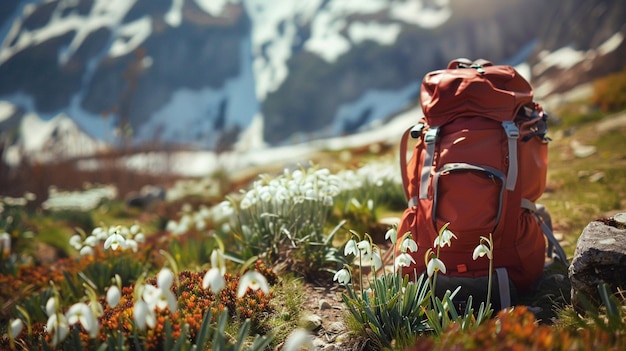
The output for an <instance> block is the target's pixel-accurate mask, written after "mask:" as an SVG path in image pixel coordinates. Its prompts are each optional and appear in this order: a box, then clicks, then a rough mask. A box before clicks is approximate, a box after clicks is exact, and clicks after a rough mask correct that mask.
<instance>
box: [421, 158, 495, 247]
mask: <svg viewBox="0 0 626 351" xmlns="http://www.w3.org/2000/svg"><path fill="white" fill-rule="evenodd" d="M505 183H506V182H505V176H504V174H503V173H502V172H500V171H499V170H497V169H494V168H491V167H487V166H481V165H474V164H469V163H448V164H445V165H443V167H441V169H440V170H439V171H438V172H436V173H435V175H434V177H433V207H432V211H433V213H432V218H433V221H434V223H433V224H434V226H435V228H441V227H442V226H443V225H444V224H446V223H450V225H449V228H450V230H451V231H452V232H454V233H455V234H457V236H458V240H459V244H461V245H463V246H465V244H467V245H470V246H472V245H473V246H476V245H478V241H477V239H478V238H479V236H481V235H482V236H489V233H493V232H494V231H495V228H496V227H497V226H498V223H499V222H500V216H501V214H502V202H503V196H504V190H505ZM459 234H461V235H459ZM466 240H467V241H468V242H467V243H464V241H466ZM473 246H472V247H473Z"/></svg>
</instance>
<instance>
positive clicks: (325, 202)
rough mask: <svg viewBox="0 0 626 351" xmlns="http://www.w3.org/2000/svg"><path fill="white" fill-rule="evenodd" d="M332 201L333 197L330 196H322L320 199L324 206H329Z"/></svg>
mask: <svg viewBox="0 0 626 351" xmlns="http://www.w3.org/2000/svg"><path fill="white" fill-rule="evenodd" d="M333 203H334V199H333V197H332V196H324V200H323V201H322V204H323V205H324V206H328V207H331V206H332V205H333Z"/></svg>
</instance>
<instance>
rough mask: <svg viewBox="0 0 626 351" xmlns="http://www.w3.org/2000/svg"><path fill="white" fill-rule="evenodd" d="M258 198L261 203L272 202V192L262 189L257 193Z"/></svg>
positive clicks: (265, 188)
mask: <svg viewBox="0 0 626 351" xmlns="http://www.w3.org/2000/svg"><path fill="white" fill-rule="evenodd" d="M259 197H260V199H261V201H263V202H270V201H272V198H273V196H272V191H271V190H270V189H269V188H267V187H264V188H263V189H262V190H261V191H260V192H259Z"/></svg>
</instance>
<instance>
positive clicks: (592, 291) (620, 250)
mask: <svg viewBox="0 0 626 351" xmlns="http://www.w3.org/2000/svg"><path fill="white" fill-rule="evenodd" d="M569 278H570V280H571V283H572V289H571V294H572V304H573V306H574V308H576V310H578V311H579V312H582V311H583V310H584V309H583V306H582V304H581V300H580V298H579V294H584V296H585V297H587V298H588V299H589V300H590V301H591V302H592V303H595V304H597V305H599V304H600V297H599V294H598V285H599V284H602V283H606V284H607V285H608V287H609V288H610V289H611V290H612V291H615V290H616V289H617V287H622V288H624V287H626V230H625V229H620V228H618V227H617V222H616V221H615V220H614V219H612V218H611V219H607V220H602V221H593V222H591V223H589V224H588V225H587V226H586V227H585V229H583V232H582V234H581V235H580V237H579V238H578V243H577V244H576V251H575V252H574V258H573V260H572V263H571V265H570V267H569Z"/></svg>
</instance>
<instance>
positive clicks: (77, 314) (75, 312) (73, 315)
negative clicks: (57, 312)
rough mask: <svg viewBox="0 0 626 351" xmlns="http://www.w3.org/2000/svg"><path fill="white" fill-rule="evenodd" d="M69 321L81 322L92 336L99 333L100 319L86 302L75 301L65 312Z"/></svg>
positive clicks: (72, 322)
mask: <svg viewBox="0 0 626 351" xmlns="http://www.w3.org/2000/svg"><path fill="white" fill-rule="evenodd" d="M65 318H67V323H68V324H69V325H73V324H76V323H80V324H81V325H82V326H83V328H85V330H86V331H87V332H88V333H89V336H91V337H92V338H93V337H95V336H97V335H98V320H97V319H96V317H95V316H94V315H93V312H92V311H91V309H90V308H89V306H87V304H85V303H84V302H79V303H75V304H73V305H72V306H70V308H69V309H68V310H67V312H66V313H65Z"/></svg>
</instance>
